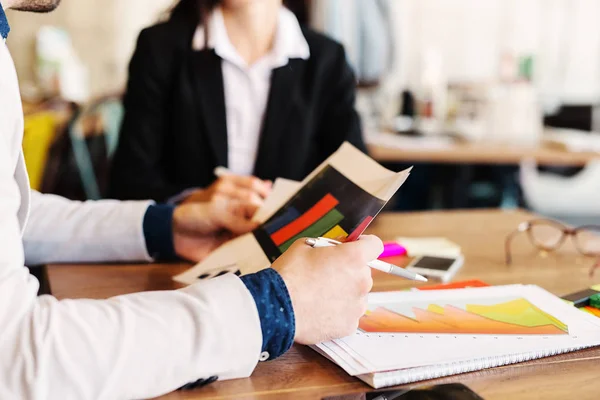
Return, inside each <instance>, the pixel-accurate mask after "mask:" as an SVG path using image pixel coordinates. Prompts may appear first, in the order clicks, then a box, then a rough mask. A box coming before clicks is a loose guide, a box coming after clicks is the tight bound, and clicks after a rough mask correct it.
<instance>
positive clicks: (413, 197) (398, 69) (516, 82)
mask: <svg viewBox="0 0 600 400" xmlns="http://www.w3.org/2000/svg"><path fill="white" fill-rule="evenodd" d="M172 5H173V1H172V0H126V1H123V0H63V2H62V6H61V7H60V8H59V9H58V10H57V11H56V12H54V13H51V14H47V15H44V14H42V15H32V14H23V13H17V12H12V11H9V12H8V13H7V14H8V18H9V20H10V23H11V27H12V31H11V34H10V37H9V40H8V41H7V44H8V46H9V48H10V50H11V53H12V55H13V57H14V60H15V63H16V67H17V72H18V75H19V80H20V86H21V94H22V98H23V105H24V111H25V114H26V128H25V139H24V150H25V157H26V160H27V167H28V170H29V173H30V176H31V184H32V187H34V188H35V189H38V190H42V191H45V192H52V193H58V194H61V195H65V196H67V197H70V198H74V199H97V198H102V197H106V196H107V191H106V187H107V186H108V185H109V183H108V182H107V180H108V179H109V175H110V174H109V171H110V166H111V158H112V155H113V153H114V151H115V148H116V147H117V146H118V140H119V132H120V124H121V120H122V117H123V109H122V106H121V96H122V95H123V93H124V90H125V84H126V82H127V74H128V72H127V68H128V63H129V60H130V58H131V55H132V53H133V51H134V48H135V45H136V40H137V37H138V35H139V32H140V31H141V29H143V28H144V27H147V26H149V25H152V24H155V23H157V22H158V21H161V20H164V19H165V18H166V17H167V12H168V10H169V8H170V7H171V6H172ZM288 6H289V7H290V8H291V9H292V11H294V13H295V14H296V16H297V18H298V20H299V21H300V22H301V23H302V24H306V25H309V26H311V27H312V28H314V29H315V30H317V31H320V32H322V33H325V34H326V35H328V36H330V37H332V38H334V39H336V40H338V41H339V42H341V43H342V44H343V45H344V46H345V49H346V55H347V58H348V62H349V64H350V65H351V67H352V68H353V70H354V72H355V74H356V78H357V93H358V96H357V103H356V107H357V109H358V111H359V113H360V115H361V119H362V129H363V135H364V138H365V141H366V143H367V145H368V149H369V153H370V154H371V156H372V157H374V158H375V159H377V160H378V161H380V162H381V163H383V164H384V165H386V166H387V167H389V168H393V169H396V170H398V169H400V168H405V167H407V166H412V165H414V166H415V168H414V170H413V174H412V176H411V178H410V179H409V181H408V182H407V184H406V185H405V186H404V187H403V188H402V189H401V191H400V193H399V194H398V196H396V198H395V199H394V201H393V202H392V204H390V205H389V207H390V208H394V209H397V210H402V211H414V210H427V209H456V208H478V207H504V208H515V207H525V208H529V209H532V210H533V211H535V212H538V213H540V214H543V215H546V216H549V217H553V218H559V219H562V220H565V221H566V222H570V223H576V224H579V223H594V222H595V223H599V222H600V134H599V133H596V132H600V108H599V106H600V24H598V23H597V16H598V15H600V0H484V1H482V0H305V1H302V0H299V1H295V2H294V1H292V2H290V3H289V4H288Z"/></svg>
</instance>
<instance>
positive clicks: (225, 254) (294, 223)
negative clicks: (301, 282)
mask: <svg viewBox="0 0 600 400" xmlns="http://www.w3.org/2000/svg"><path fill="white" fill-rule="evenodd" d="M409 172H410V170H409V169H408V170H405V171H402V172H393V171H390V170H388V169H386V168H384V167H382V166H381V165H379V164H378V163H377V162H375V161H374V160H373V159H371V158H370V157H369V156H367V155H366V154H364V153H362V152H361V151H359V150H358V149H356V148H355V147H353V146H352V145H351V144H349V143H344V144H342V146H341V147H340V148H339V149H338V150H337V151H336V152H335V153H334V154H332V155H331V156H330V157H329V158H328V159H327V160H325V161H324V162H323V163H322V164H321V165H320V166H319V167H318V168H316V169H315V170H314V171H313V172H312V173H311V174H310V175H309V176H307V177H306V179H304V180H303V181H302V182H294V181H289V180H280V179H278V180H276V181H275V183H274V185H273V190H272V193H271V194H270V196H269V197H268V198H267V199H266V200H265V204H264V205H263V206H262V207H261V208H260V209H259V210H258V211H257V213H256V215H255V216H254V218H255V220H256V221H257V222H259V223H260V226H259V227H258V228H257V229H256V230H254V231H253V232H251V233H247V234H245V235H242V236H239V237H237V238H235V239H233V240H230V241H228V242H227V243H224V244H223V245H222V246H220V247H219V248H218V249H216V250H215V251H214V252H212V253H211V254H210V255H209V256H208V257H207V258H206V259H204V260H203V261H202V262H200V263H198V264H197V265H195V266H194V267H192V268H191V269H189V270H187V271H185V272H184V273H182V274H180V275H177V276H175V277H174V279H175V280H176V281H178V282H181V283H186V284H192V283H194V282H197V281H198V280H202V279H208V278H212V277H214V276H217V275H221V274H223V273H228V272H230V273H235V274H238V275H244V274H248V273H252V272H256V271H259V270H261V269H264V268H267V267H269V266H270V265H271V263H272V262H273V261H275V260H276V259H277V258H278V257H279V256H280V255H281V254H282V253H283V252H284V251H285V250H287V249H288V248H289V247H290V246H291V244H292V243H293V242H294V241H296V240H297V239H299V238H302V237H319V236H321V237H328V238H332V239H336V240H341V241H352V240H356V239H357V238H358V237H359V236H360V235H361V234H362V233H363V232H364V231H365V229H366V228H367V227H368V226H369V224H370V223H371V222H372V221H373V219H374V218H375V217H376V216H377V214H378V213H379V212H380V211H381V210H382V209H383V207H384V206H385V204H386V203H387V202H388V201H389V200H390V198H391V197H392V196H393V195H394V193H396V191H397V190H398V188H399V187H400V186H401V185H402V184H403V183H404V181H405V180H406V178H407V177H408V175H409Z"/></svg>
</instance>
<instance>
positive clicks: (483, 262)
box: [49, 210, 600, 400]
mask: <svg viewBox="0 0 600 400" xmlns="http://www.w3.org/2000/svg"><path fill="white" fill-rule="evenodd" d="M531 218H533V216H532V215H530V214H528V213H526V212H523V211H499V210H483V211H460V212H427V213H410V214H391V213H389V214H382V215H381V216H380V217H378V219H377V220H376V221H375V223H374V224H373V225H372V227H371V228H370V232H371V233H375V234H378V235H379V236H381V237H382V238H383V239H392V238H394V237H396V236H415V237H418V236H443V237H447V238H449V239H451V240H453V241H454V242H456V243H458V244H459V245H460V246H461V247H462V249H463V252H464V254H465V264H464V267H463V268H462V269H461V270H460V271H459V273H458V274H457V276H456V277H455V280H465V279H480V280H483V281H486V282H488V283H490V284H494V285H504V284H511V283H531V284H537V285H539V286H541V287H543V288H545V289H547V290H549V291H551V292H553V293H555V294H557V295H564V294H567V293H570V292H573V291H576V290H580V289H583V288H587V287H589V286H591V285H592V284H594V283H600V273H599V274H598V275H597V276H596V277H595V278H593V277H590V276H589V269H590V267H591V264H592V260H589V259H585V258H583V257H580V256H578V255H577V253H576V251H575V249H574V247H573V245H572V243H570V242H569V241H567V242H566V243H565V245H564V247H563V248H562V249H561V250H560V251H559V252H557V253H554V254H540V253H539V252H537V251H536V250H534V249H533V247H532V246H531V245H530V244H529V242H528V238H527V237H526V235H522V236H518V237H517V238H516V239H515V241H514V246H513V257H514V264H513V265H511V266H510V267H509V266H506V265H505V264H504V239H505V237H506V235H507V234H508V233H510V232H511V231H512V230H514V229H515V228H516V227H517V225H518V224H519V223H520V222H522V221H525V220H528V219H531ZM398 261H400V260H398ZM188 267H189V265H186V264H172V265H160V264H153V265H56V266H50V267H49V279H50V285H51V288H52V291H53V294H54V295H56V296H57V297H59V298H106V297H110V296H114V295H118V294H125V293H132V292H137V291H146V290H165V289H174V288H177V287H178V285H177V284H176V283H175V282H173V281H172V280H171V277H172V276H173V275H176V274H178V273H180V272H181V271H183V270H184V269H185V268H188ZM373 276H374V281H375V284H374V290H376V291H386V290H398V289H403V288H406V287H409V286H412V285H415V283H414V282H409V281H406V280H403V279H400V278H396V277H393V276H390V275H386V274H383V273H380V272H379V271H373ZM598 376H600V349H598V348H595V349H590V350H583V351H579V352H576V353H571V354H565V355H561V356H555V357H549V358H545V359H541V360H534V361H531V362H527V363H522V364H517V365H512V366H505V367H499V368H493V369H489V370H484V371H478V372H473V373H469V374H462V375H457V376H452V377H447V378H442V379H437V380H433V381H428V382H425V383H426V384H432V383H436V384H437V383H449V382H462V383H464V384H466V385H467V386H469V387H471V388H472V389H473V390H475V391H476V392H477V393H478V394H479V395H481V396H482V397H484V398H485V399H498V400H500V399H516V400H520V399H536V398H539V399H545V400H547V399H564V398H573V399H583V400H585V399H596V398H598V394H597V391H598V388H597V379H598ZM422 384H424V383H423V382H421V383H418V384H414V385H412V386H417V385H422ZM368 388H369V387H368V386H366V385H365V384H363V383H362V382H361V381H359V380H357V379H354V378H352V377H350V376H348V375H347V374H346V373H345V372H344V371H343V370H342V369H340V368H339V367H337V366H336V365H334V364H332V363H331V362H329V361H327V360H326V359H325V358H323V357H321V356H319V355H318V354H316V353H315V352H313V351H312V350H310V349H308V348H306V347H303V346H297V345H294V346H293V348H292V349H291V350H290V351H289V352H288V353H287V354H286V355H284V356H283V357H281V358H279V359H277V360H275V361H272V362H267V363H261V364H259V365H258V366H257V368H256V370H255V371H254V373H253V375H252V377H250V378H248V379H239V380H234V381H225V382H216V383H214V384H211V385H210V386H208V387H205V388H202V389H199V390H197V391H190V392H174V393H172V394H170V395H167V396H165V397H164V399H216V398H227V399H233V398H235V399H238V398H248V399H263V398H265V399H288V398H289V399H320V398H322V397H323V396H328V395H339V394H344V393H354V392H360V391H362V390H365V389H368Z"/></svg>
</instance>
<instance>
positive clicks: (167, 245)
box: [142, 204, 177, 261]
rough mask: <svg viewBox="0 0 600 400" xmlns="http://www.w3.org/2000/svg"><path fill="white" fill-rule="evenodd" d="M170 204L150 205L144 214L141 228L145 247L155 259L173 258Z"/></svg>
mask: <svg viewBox="0 0 600 400" xmlns="http://www.w3.org/2000/svg"><path fill="white" fill-rule="evenodd" d="M174 211H175V207H174V206H172V205H166V204H160V205H156V204H153V205H150V206H149V207H148V209H147V210H146V214H144V222H143V225H142V226H143V230H144V239H145V240H146V249H147V251H148V254H149V255H150V257H152V258H153V259H155V260H163V261H168V260H175V259H177V254H176V253H175V245H174V243H173V212H174Z"/></svg>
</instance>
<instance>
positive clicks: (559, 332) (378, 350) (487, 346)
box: [313, 285, 600, 388]
mask: <svg viewBox="0 0 600 400" xmlns="http://www.w3.org/2000/svg"><path fill="white" fill-rule="evenodd" d="M598 345H600V319H598V318H595V317H593V316H591V315H589V314H587V313H584V312H582V311H580V310H578V309H576V308H574V307H571V306H569V305H568V304H566V303H565V302H563V301H562V300H561V299H559V298H558V297H556V296H554V295H552V294H550V293H548V292H546V291H545V290H543V289H541V288H539V287H537V286H531V285H511V286H495V287H482V288H469V289H454V290H432V291H423V292H406V291H404V292H388V293H373V294H371V295H370V296H369V307H368V311H367V313H366V314H365V315H364V316H363V317H362V318H361V320H360V324H359V329H358V330H357V331H356V333H355V334H354V335H351V336H348V337H345V338H342V339H337V340H333V341H329V342H323V343H320V344H318V345H316V346H313V348H314V349H315V350H316V351H318V352H319V353H320V354H322V355H324V356H325V357H327V358H329V359H330V360H331V361H333V362H335V363H336V364H338V365H339V366H340V367H342V368H343V369H344V370H345V371H346V372H347V373H349V374H350V375H353V376H357V377H358V378H360V379H362V380H363V381H365V382H366V383H368V384H369V385H371V386H373V387H374V388H381V387H386V386H393V385H400V384H405V383H410V382H416V381H422V380H427V379H433V378H438V377H442V376H448V375H455V374H460V373H464V372H470V371H477V370H482V369H486V368H492V367H497V366H501V365H507V364H514V363H518V362H523V361H528V360H533V359H537V358H542V357H547V356H552V355H555V354H560V353H566V352H571V351H575V350H579V349H583V348H587V347H593V346H598Z"/></svg>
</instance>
